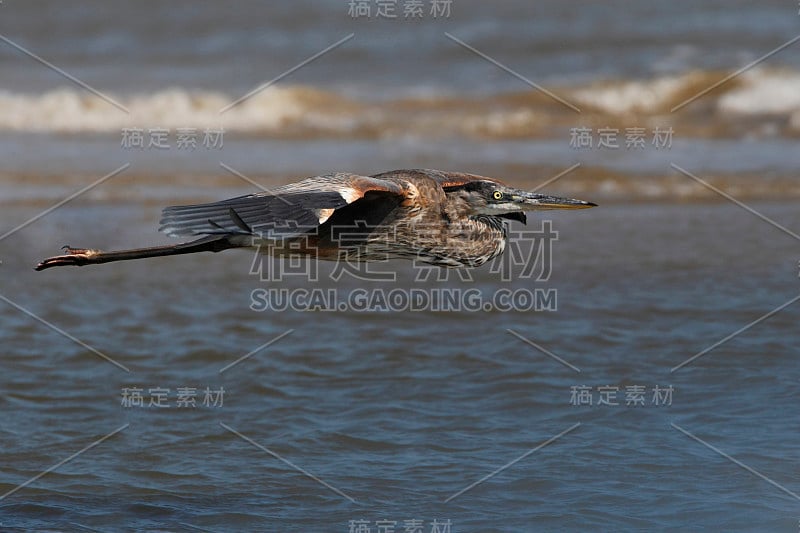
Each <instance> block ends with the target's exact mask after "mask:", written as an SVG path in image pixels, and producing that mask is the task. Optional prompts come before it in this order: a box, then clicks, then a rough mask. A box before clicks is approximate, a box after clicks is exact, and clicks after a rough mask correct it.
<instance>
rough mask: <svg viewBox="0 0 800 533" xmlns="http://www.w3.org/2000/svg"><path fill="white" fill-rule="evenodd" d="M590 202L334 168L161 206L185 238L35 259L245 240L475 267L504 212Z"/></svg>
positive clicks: (492, 250)
mask: <svg viewBox="0 0 800 533" xmlns="http://www.w3.org/2000/svg"><path fill="white" fill-rule="evenodd" d="M594 205H595V204H593V203H591V202H585V201H582V200H574V199H569V198H558V197H555V196H549V195H545V194H536V193H530V192H527V191H523V190H519V189H514V188H511V187H508V186H506V185H505V184H503V183H502V182H500V181H498V180H495V179H492V178H487V177H483V176H477V175H473V174H465V173H461V172H444V171H439V170H429V169H423V170H394V171H391V172H385V173H382V174H377V175H374V176H360V175H356V174H347V173H334V174H327V175H324V176H317V177H313V178H307V179H304V180H302V181H299V182H296V183H291V184H288V185H283V186H280V187H276V188H274V189H272V190H269V191H265V192H260V193H255V194H249V195H246V196H240V197H237V198H231V199H229V200H223V201H221V202H213V203H208V204H199V205H186V206H173V207H167V208H166V209H164V211H163V216H162V219H161V228H160V230H161V231H163V232H164V233H166V234H167V235H170V236H175V237H193V238H195V240H193V241H191V242H187V243H181V244H177V245H170V246H157V247H152V248H140V249H134V250H121V251H109V252H102V251H99V250H91V249H76V248H69V247H66V249H67V253H66V254H65V255H60V256H56V257H51V258H49V259H45V260H44V261H42V262H41V263H39V265H38V266H37V267H36V269H37V270H43V269H46V268H50V267H53V266H64V265H74V266H82V265H86V264H93V263H107V262H111V261H121V260H128V259H140V258H146V257H158V256H165V255H178V254H187V253H195V252H201V251H211V252H218V251H222V250H226V249H229V248H243V247H250V248H252V247H258V248H259V249H260V250H261V251H264V252H266V253H269V254H272V255H276V256H286V255H306V256H312V257H316V258H319V259H327V260H340V259H347V260H348V261H376V260H386V259H392V258H407V259H415V260H417V261H421V262H424V263H429V264H434V265H441V266H447V267H476V266H480V265H482V264H483V263H485V262H486V261H489V260H491V259H492V258H494V257H497V256H498V255H500V254H501V253H503V250H504V249H505V246H506V241H507V239H508V232H507V229H506V225H505V223H504V219H511V220H518V221H521V222H523V223H524V222H525V221H526V216H525V212H526V211H530V210H542V209H580V208H587V207H593V206H594Z"/></svg>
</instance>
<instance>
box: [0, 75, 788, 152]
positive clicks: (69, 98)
mask: <svg viewBox="0 0 800 533" xmlns="http://www.w3.org/2000/svg"><path fill="white" fill-rule="evenodd" d="M731 74H732V73H730V72H711V71H693V72H687V73H683V74H680V75H673V76H663V77H658V78H653V79H647V80H613V81H598V82H593V83H590V84H587V85H584V86H578V87H548V89H549V90H551V91H552V92H553V93H554V94H556V95H558V97H559V98H561V99H563V100H564V101H566V102H567V103H569V104H571V105H573V106H574V107H576V108H579V109H580V112H576V110H575V109H573V108H571V107H569V106H567V105H564V104H563V103H562V102H559V101H558V100H557V99H554V98H551V97H550V96H548V95H546V94H544V93H542V92H539V91H526V92H516V93H503V94H494V95H487V96H479V97H467V96H462V95H441V96H425V97H420V96H413V97H406V98H396V99H392V100H387V101H374V100H373V101H363V100H360V99H356V98H352V97H348V96H347V95H344V94H339V93H335V92H331V91H324V90H320V89H317V88H312V87H307V86H285V87H270V88H268V89H266V90H263V91H261V92H258V93H257V94H254V95H253V96H252V97H250V98H247V99H245V100H243V101H242V102H240V103H239V104H238V105H235V106H232V107H230V108H229V109H227V110H225V111H224V112H221V111H222V110H223V109H225V108H226V106H228V105H229V104H231V103H232V102H233V101H234V100H235V98H237V97H238V95H237V96H233V95H230V94H224V93H222V92H214V91H203V90H192V89H186V88H170V89H164V90H161V91H156V92H152V93H147V94H136V95H128V96H126V95H116V94H110V95H108V96H109V97H110V98H112V99H114V100H115V101H116V102H119V103H120V104H121V105H122V106H124V107H125V108H126V109H127V112H124V111H122V110H120V109H118V108H117V107H115V106H113V105H111V104H110V103H108V102H106V101H104V100H103V99H101V98H98V97H97V96H95V95H93V94H91V93H89V92H86V91H83V90H81V89H79V88H72V87H68V88H60V89H56V90H53V91H50V92H45V93H42V94H26V93H14V92H8V91H0V131H21V132H43V133H92V132H109V131H119V130H121V129H123V128H133V127H137V128H143V129H147V128H169V129H175V128H207V127H223V128H224V129H225V130H226V131H236V132H243V133H246V134H251V135H262V136H269V137H276V138H287V139H293V138H300V139H303V138H315V137H333V136H337V137H342V136H343V137H346V138H392V137H407V136H415V137H423V138H426V137H448V136H450V137H452V136H468V137H472V138H497V139H504V138H549V137H557V136H563V131H564V128H569V127H575V126H582V125H586V126H598V127H600V126H611V127H614V126H618V127H626V126H632V125H647V123H651V124H652V123H655V122H661V123H669V124H670V125H674V126H675V127H676V128H677V127H680V128H682V131H683V133H684V135H687V136H700V137H712V138H713V137H725V136H731V135H733V136H735V135H737V134H742V133H745V132H744V131H743V130H742V128H744V127H747V128H750V129H749V131H748V132H750V133H751V132H752V131H753V126H754V124H755V126H756V128H755V130H756V131H770V132H771V134H772V135H785V136H796V135H797V134H798V133H800V73H799V72H795V71H787V70H769V69H753V70H751V71H748V72H745V73H743V74H741V75H739V76H732V75H731ZM712 87H713V88H712ZM709 88H712V89H710V90H709ZM701 93H702V95H701ZM698 95H701V96H698ZM743 118H744V119H746V120H742V119H743ZM633 119H635V120H636V121H639V122H640V124H632V121H633ZM737 121H738V122H739V123H740V124H738V125H737V123H736V122H737ZM760 123H763V124H762V125H768V126H770V128H763V127H762V128H760V129H759V128H758V126H759V124H760ZM743 124H744V125H743Z"/></svg>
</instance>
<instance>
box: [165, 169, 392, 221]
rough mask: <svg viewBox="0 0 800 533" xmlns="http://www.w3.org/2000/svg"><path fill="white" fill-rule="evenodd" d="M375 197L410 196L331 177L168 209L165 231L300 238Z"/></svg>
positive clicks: (385, 185)
mask: <svg viewBox="0 0 800 533" xmlns="http://www.w3.org/2000/svg"><path fill="white" fill-rule="evenodd" d="M370 191H383V192H387V193H391V194H396V195H399V196H404V194H405V190H404V189H403V187H402V186H401V185H400V184H398V183H396V182H393V181H389V180H382V179H376V178H374V177H367V176H359V175H356V174H346V173H336V174H327V175H324V176H317V177H313V178H307V179H305V180H302V181H299V182H297V183H290V184H288V185H283V186H280V187H276V188H274V189H272V190H271V191H268V192H261V193H256V194H248V195H245V196H239V197H237V198H231V199H228V200H223V201H220V202H213V203H208V204H197V205H183V206H171V207H167V208H166V209H164V211H163V212H162V217H161V227H160V228H159V230H160V231H162V232H164V233H166V234H167V235H170V236H197V235H212V234H232V235H236V234H238V235H241V234H250V233H254V232H264V231H266V232H275V233H280V234H283V235H286V234H292V233H300V232H302V231H307V230H308V229H311V228H314V227H316V226H319V225H320V224H322V223H324V222H325V221H326V220H327V219H328V218H329V217H330V216H331V214H333V212H334V211H335V210H336V209H339V208H342V207H344V206H346V205H348V204H351V203H353V202H355V201H357V200H359V199H361V198H363V197H364V195H365V194H366V193H367V192H370ZM248 230H250V231H248Z"/></svg>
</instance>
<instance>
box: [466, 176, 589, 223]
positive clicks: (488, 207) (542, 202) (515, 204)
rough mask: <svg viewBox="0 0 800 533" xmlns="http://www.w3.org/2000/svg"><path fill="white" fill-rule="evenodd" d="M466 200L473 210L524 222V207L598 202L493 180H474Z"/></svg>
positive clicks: (586, 205) (536, 208)
mask: <svg viewBox="0 0 800 533" xmlns="http://www.w3.org/2000/svg"><path fill="white" fill-rule="evenodd" d="M471 185H475V187H474V188H472V190H470V191H469V197H468V201H469V203H470V205H471V207H472V208H473V210H474V212H475V214H479V215H492V216H497V217H504V218H511V219H513V220H519V221H520V222H523V223H524V222H525V221H526V217H525V211H543V210H546V209H586V208H589V207H595V206H596V205H597V204H594V203H592V202H586V201H584V200H575V199H573V198H561V197H558V196H550V195H549V194H539V193H535V192H528V191H523V190H522V189H515V188H513V187H508V186H506V185H502V184H499V183H496V182H492V181H480V182H475V183H474V184H471Z"/></svg>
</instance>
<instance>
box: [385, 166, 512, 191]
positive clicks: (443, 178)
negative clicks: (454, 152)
mask: <svg viewBox="0 0 800 533" xmlns="http://www.w3.org/2000/svg"><path fill="white" fill-rule="evenodd" d="M373 178H379V179H383V178H406V179H412V180H413V179H414V178H417V179H423V180H424V179H431V180H433V181H434V182H435V183H436V184H438V185H439V186H440V187H441V188H442V189H445V188H452V187H462V186H464V185H467V184H468V183H472V182H475V181H492V182H495V183H501V182H500V181H498V180H496V179H493V178H487V177H485V176H478V175H476V174H467V173H465V172H446V171H444V170H435V169H431V168H417V169H411V170H392V171H390V172H384V173H383V174H376V175H375V176H373Z"/></svg>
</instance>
